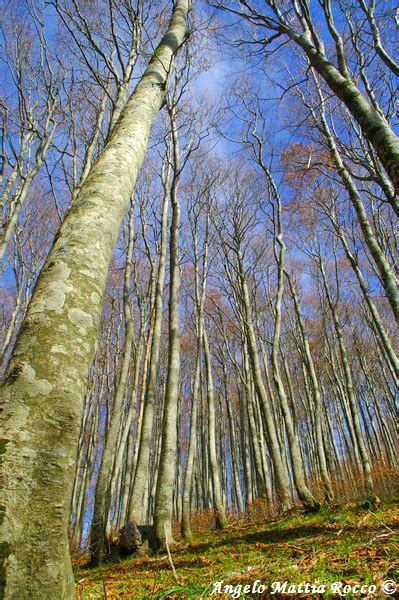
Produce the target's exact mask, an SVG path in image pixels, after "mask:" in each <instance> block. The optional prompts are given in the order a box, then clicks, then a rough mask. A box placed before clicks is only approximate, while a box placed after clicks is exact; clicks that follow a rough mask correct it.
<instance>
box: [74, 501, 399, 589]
mask: <svg viewBox="0 0 399 600" xmlns="http://www.w3.org/2000/svg"><path fill="white" fill-rule="evenodd" d="M397 509H398V504H397V503H395V502H393V501H389V502H387V501H385V502H384V503H383V504H382V505H381V506H380V507H379V508H378V509H376V510H375V511H373V513H371V512H370V511H367V510H364V509H361V508H357V507H355V506H353V505H352V506H351V505H349V506H346V507H341V508H337V509H335V510H327V509H323V510H322V511H321V512H320V513H318V514H314V515H309V514H300V513H299V514H298V513H297V514H294V515H291V516H287V517H286V518H284V519H279V520H276V521H274V522H271V523H268V524H259V523H258V524H254V523H250V522H240V523H235V524H232V525H230V526H229V527H228V528H227V529H226V530H225V531H223V532H217V531H206V532H202V533H198V534H197V535H196V537H195V541H194V542H193V543H191V544H186V543H183V542H180V543H179V544H178V545H177V546H174V547H173V548H172V556H173V562H174V565H175V568H176V571H177V576H178V581H179V583H177V582H176V581H175V580H174V578H173V574H172V570H171V567H170V564H169V561H168V558H167V556H166V555H159V556H156V557H151V558H144V557H143V558H129V559H126V560H123V561H119V562H115V563H108V564H106V565H103V567H102V568H101V569H100V568H91V569H85V568H82V567H78V566H77V567H76V580H77V582H78V584H77V590H78V597H79V598H81V599H84V600H89V599H90V600H91V599H97V598H107V599H108V600H113V599H116V598H123V599H130V598H131V599H134V600H140V599H142V598H153V599H156V598H158V599H161V598H202V597H203V598H206V597H209V594H210V592H211V591H212V589H213V586H212V583H213V582H216V581H221V580H223V581H224V584H223V585H225V584H227V583H233V584H238V583H242V584H244V583H252V582H253V581H255V580H256V579H259V580H261V581H262V583H264V584H266V585H267V584H269V585H270V584H271V583H272V582H273V581H284V580H288V581H289V582H290V583H299V582H301V581H302V582H312V583H314V582H319V583H325V584H328V583H329V582H333V581H337V580H340V581H345V582H346V583H354V582H358V583H365V582H368V583H373V582H375V583H376V584H377V585H378V583H379V582H381V581H383V580H384V579H387V578H392V579H395V566H394V559H395V557H397V556H398V553H397V538H396V540H395V536H394V534H393V531H392V530H395V526H396V527H397V525H398V523H399V515H398V510H397ZM396 579H397V580H398V579H399V578H398V573H397V572H396ZM211 597H212V598H227V597H228V596H225V595H223V594H221V595H213V596H211ZM230 597H231V596H230ZM245 597H247V598H248V597H251V596H245V595H241V598H245ZM269 597H270V598H276V597H278V596H277V595H273V596H271V595H269V594H267V593H266V594H265V595H264V596H263V598H269ZM281 597H283V596H281ZM284 597H286V598H287V597H289V598H292V597H293V596H292V595H289V596H288V595H284ZM297 597H298V596H297ZM299 597H302V596H299ZM312 597H314V598H316V597H317V598H320V597H321V596H320V595H318V596H316V595H314V596H309V595H307V596H306V598H308V599H309V598H312ZM323 597H330V596H329V594H325V595H324V596H323ZM348 597H349V596H348ZM352 597H353V596H352ZM357 597H358V598H359V597H360V596H357ZM363 597H364V596H363ZM375 597H384V596H382V595H378V594H377V595H376V596H375Z"/></svg>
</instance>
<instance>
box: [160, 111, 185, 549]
mask: <svg viewBox="0 0 399 600" xmlns="http://www.w3.org/2000/svg"><path fill="white" fill-rule="evenodd" d="M169 113H170V121H171V131H172V140H173V164H174V175H173V181H172V186H171V192H170V200H171V206H172V220H171V225H170V242H169V260H170V263H169V264H170V275H169V276H170V284H169V348H168V375H167V380H166V390H165V404H164V413H163V422H162V445H161V453H160V461H159V470H158V480H157V488H156V496H155V509H154V525H155V536H156V544H157V546H159V547H161V548H162V547H164V546H165V544H168V545H171V544H173V536H172V518H173V489H174V483H175V472H176V455H177V407H178V396H179V377H180V318H179V300H180V260H179V225H180V204H179V199H178V194H177V190H178V184H179V179H180V174H181V170H180V165H179V158H180V157H179V146H178V136H177V124H176V120H175V104H173V105H172V107H171V108H170V109H169Z"/></svg>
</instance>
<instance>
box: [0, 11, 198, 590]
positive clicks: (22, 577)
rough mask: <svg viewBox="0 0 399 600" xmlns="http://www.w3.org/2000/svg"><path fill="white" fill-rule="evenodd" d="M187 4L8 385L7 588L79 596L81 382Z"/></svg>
mask: <svg viewBox="0 0 399 600" xmlns="http://www.w3.org/2000/svg"><path fill="white" fill-rule="evenodd" d="M188 8H189V2H188V0H179V1H178V2H176V4H175V5H174V9H173V16H172V20H171V23H170V26H169V29H168V32H167V34H166V35H165V36H164V37H163V39H162V41H161V43H160V45H159V46H158V48H157V50H156V52H155V54H154V56H153V58H152V60H151V62H150V64H149V66H148V68H147V70H146V71H145V73H144V75H143V77H142V79H141V80H140V82H139V84H138V85H137V87H136V89H135V91H134V93H133V94H132V96H131V98H130V100H129V101H128V103H127V105H126V107H125V109H124V110H123V112H122V115H121V117H120V120H119V121H118V123H117V124H116V125H115V128H114V130H113V132H112V135H111V137H110V140H109V142H108V144H107V146H106V147H105V149H104V151H103V152H102V154H101V155H100V157H99V158H98V159H97V162H96V163H95V165H94V166H93V168H92V171H91V173H90V175H89V176H88V177H87V179H86V181H85V183H84V185H83V186H82V189H81V191H80V193H79V195H78V198H77V199H76V201H75V202H74V204H73V206H72V207H71V209H70V211H69V212H68V214H67V216H66V218H65V220H64V222H63V224H62V226H61V229H60V232H59V234H58V236H57V238H56V240H55V242H54V245H53V248H52V250H51V252H50V254H49V257H48V259H47V260H46V263H45V265H44V268H43V270H42V272H41V274H40V277H39V279H38V281H37V284H36V287H35V291H34V294H33V297H32V300H31V302H30V306H29V308H28V311H27V315H26V318H25V320H24V323H23V326H22V329H21V332H20V335H19V338H18V341H17V343H16V346H15V350H14V352H13V355H12V358H11V361H10V365H9V369H8V372H7V375H6V378H5V380H4V382H3V384H2V388H1V392H2V397H3V402H4V413H3V414H4V426H3V427H2V432H3V435H2V440H1V446H0V447H1V453H2V459H3V460H2V478H3V485H2V491H1V502H0V505H1V510H2V513H3V522H2V525H1V552H2V560H3V563H2V573H1V577H0V581H1V590H2V591H1V596H2V597H4V598H6V599H7V600H9V599H15V600H16V599H17V598H18V599H19V598H32V599H35V598H44V597H45V598H57V599H58V598H59V599H60V600H61V599H64V598H74V597H75V590H74V581H73V575H72V569H71V560H70V556H69V551H68V539H67V535H68V521H69V508H70V501H71V493H72V483H73V478H74V472H75V458H76V449H77V443H78V436H79V425H80V419H81V411H82V403H83V398H84V391H85V380H86V375H87V372H88V369H89V365H90V361H91V358H92V354H93V350H94V347H95V344H96V340H97V332H98V326H99V321H100V314H101V307H102V299H103V295H104V287H105V282H106V277H107V271H108V266H109V263H110V261H111V258H112V253H113V250H114V246H115V241H116V238H117V235H118V231H119V227H120V224H121V222H122V219H123V216H124V214H125V212H126V209H127V206H128V203H129V200H130V197H131V194H132V191H133V188H134V184H135V181H136V178H137V174H138V171H139V168H140V165H141V163H142V160H143V158H144V155H145V151H146V147H147V143H148V138H149V134H150V131H151V128H152V124H153V122H154V120H155V117H156V115H157V113H158V112H159V110H160V108H161V106H162V103H163V101H164V95H165V83H166V80H167V77H168V74H169V71H170V67H171V64H172V60H173V56H174V53H175V52H176V50H177V49H178V47H179V46H180V45H181V43H182V42H183V40H184V37H185V34H186V18H187V12H188Z"/></svg>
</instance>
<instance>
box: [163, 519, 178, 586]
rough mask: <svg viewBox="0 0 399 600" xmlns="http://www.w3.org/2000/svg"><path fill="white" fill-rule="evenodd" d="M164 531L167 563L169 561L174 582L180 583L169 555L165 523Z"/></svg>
mask: <svg viewBox="0 0 399 600" xmlns="http://www.w3.org/2000/svg"><path fill="white" fill-rule="evenodd" d="M164 531H165V546H166V551H167V553H168V558H169V563H170V566H171V567H172V571H173V577H174V578H175V580H176V582H177V583H178V584H179V585H180V581H179V579H178V577H177V573H176V569H175V565H174V564H173V560H172V555H171V553H170V550H169V544H168V536H167V533H166V525H164Z"/></svg>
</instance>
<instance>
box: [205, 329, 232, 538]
mask: <svg viewBox="0 0 399 600" xmlns="http://www.w3.org/2000/svg"><path fill="white" fill-rule="evenodd" d="M203 340H204V355H205V365H206V390H207V394H206V395H207V400H208V449H209V464H210V470H211V479H212V489H213V502H214V507H215V512H216V527H217V528H218V529H223V528H224V527H226V524H227V520H226V512H225V509H224V504H223V501H222V496H221V487H220V477H219V462H218V458H217V451H216V414H215V397H214V387H213V376H212V361H211V353H210V349H209V342H208V335H207V333H206V330H205V327H204V331H203Z"/></svg>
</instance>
